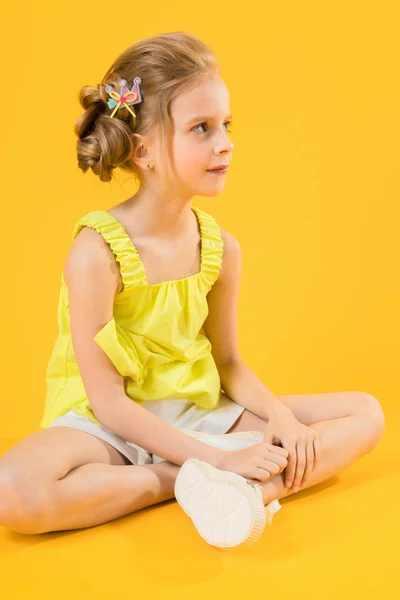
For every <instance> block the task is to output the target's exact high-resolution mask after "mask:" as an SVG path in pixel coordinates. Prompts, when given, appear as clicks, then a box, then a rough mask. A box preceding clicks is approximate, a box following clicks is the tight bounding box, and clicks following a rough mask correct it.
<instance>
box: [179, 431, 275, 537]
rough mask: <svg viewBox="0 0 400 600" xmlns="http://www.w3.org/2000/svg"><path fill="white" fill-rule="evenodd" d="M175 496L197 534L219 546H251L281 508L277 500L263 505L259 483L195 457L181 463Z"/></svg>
mask: <svg viewBox="0 0 400 600" xmlns="http://www.w3.org/2000/svg"><path fill="white" fill-rule="evenodd" d="M225 435H229V434H225ZM212 437H215V436H212ZM175 497H176V500H177V501H178V503H179V504H180V506H181V507H182V508H183V510H184V511H185V513H186V514H187V515H188V516H189V517H190V518H191V519H192V521H193V523H194V526H195V527H196V529H197V531H198V532H199V534H200V535H201V537H202V538H203V539H204V540H205V541H206V542H207V543H208V544H210V545H211V546H218V547H222V548H229V547H233V546H241V547H248V546H251V545H252V544H254V542H256V541H257V540H258V539H259V538H260V536H261V534H262V533H263V531H264V528H265V525H266V523H268V524H270V523H271V522H272V517H273V515H274V514H275V513H276V512H277V511H278V510H280V509H281V508H282V507H281V505H280V503H279V501H278V500H273V501H272V502H270V503H269V504H268V505H267V506H264V502H263V499H262V492H261V486H260V485H258V484H254V483H252V482H251V481H249V480H248V479H246V478H245V477H242V476H241V475H238V474H237V473H232V472H231V471H222V470H221V469H217V468H216V467H213V466H212V465H210V464H208V463H206V462H203V461H201V460H198V459H197V458H189V459H188V460H187V461H185V462H184V464H183V465H182V466H181V468H180V470H179V472H178V476H177V478H176V481H175Z"/></svg>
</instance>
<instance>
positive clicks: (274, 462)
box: [215, 442, 288, 483]
mask: <svg viewBox="0 0 400 600" xmlns="http://www.w3.org/2000/svg"><path fill="white" fill-rule="evenodd" d="M287 455H288V453H287V451H286V450H285V449H284V448H279V446H273V445H272V444H266V443H265V442H261V443H259V444H255V445H254V446H249V447H248V448H242V449H241V450H221V451H220V455H219V459H218V463H217V464H215V466H216V467H217V468H218V469H221V471H231V472H233V473H237V474H238V475H241V476H242V477H246V478H247V479H253V480H257V481H261V483H263V482H265V481H267V480H268V479H269V478H270V477H272V475H278V473H282V471H283V470H284V469H285V468H286V467H287V464H288V461H287Z"/></svg>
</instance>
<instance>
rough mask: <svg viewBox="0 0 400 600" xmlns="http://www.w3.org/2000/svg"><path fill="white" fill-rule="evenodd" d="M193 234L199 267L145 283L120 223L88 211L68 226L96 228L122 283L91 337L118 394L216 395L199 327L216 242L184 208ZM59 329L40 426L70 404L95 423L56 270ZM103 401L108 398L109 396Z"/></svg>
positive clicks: (206, 404)
mask: <svg viewBox="0 0 400 600" xmlns="http://www.w3.org/2000/svg"><path fill="white" fill-rule="evenodd" d="M192 210H193V212H194V213H195V215H196V217H197V220H198V223H199V228H200V235H201V270H200V272H199V273H196V274H194V275H190V276H189V277H186V278H184V279H178V280H173V281H163V282H160V283H155V284H148V283H147V279H146V271H145V268H144V265H143V263H142V261H141V259H140V257H139V254H138V252H137V250H136V248H135V246H134V245H133V243H132V240H131V238H130V237H129V236H128V234H127V232H126V230H125V229H124V227H123V226H122V224H121V223H120V222H119V221H118V220H117V219H116V218H115V217H114V216H113V215H111V214H110V213H109V212H107V211H103V210H95V211H93V212H90V213H88V214H86V215H85V216H83V217H82V218H81V219H80V220H79V221H78V222H77V224H76V225H75V227H74V229H73V234H72V240H74V238H75V237H76V236H77V235H78V233H79V232H80V230H81V229H82V228H83V227H85V226H86V227H92V228H94V229H96V231H98V232H99V233H100V234H101V235H102V236H103V237H104V239H105V240H106V242H107V243H108V244H109V246H110V248H111V250H112V252H113V253H114V255H115V258H116V260H117V261H118V263H119V266H120V272H121V278H122V282H123V285H124V289H123V290H122V292H120V293H118V294H117V295H116V296H115V298H114V307H113V318H112V319H111V320H110V321H108V323H106V324H105V325H104V327H103V328H102V329H100V331H99V332H98V333H97V334H96V336H95V337H94V340H95V342H96V343H97V344H98V345H99V346H100V348H102V350H103V351H104V352H105V353H106V354H107V356H108V357H109V358H110V360H111V361H112V362H113V364H114V365H115V367H116V369H117V370H118V372H119V373H120V374H121V375H122V376H123V377H124V387H125V393H126V395H127V396H129V398H131V399H132V400H133V401H135V402H138V403H143V402H145V401H146V400H159V399H166V398H182V399H186V400H191V401H192V402H194V403H195V404H197V405H198V406H199V407H202V408H208V409H213V408H215V407H216V406H217V405H218V402H219V399H220V393H221V387H220V378H219V373H218V370H217V367H216V364H215V362H214V359H213V356H212V354H211V343H210V341H209V339H208V338H207V336H206V335H205V333H204V330H203V323H204V321H205V319H206V317H207V314H208V304H207V298H206V297H207V294H208V292H209V291H210V289H211V287H212V285H213V284H214V282H215V281H216V280H217V277H218V274H219V271H220V268H221V265H222V253H223V240H222V237H221V233H220V229H219V226H218V224H217V223H216V221H215V219H214V217H212V216H211V215H209V214H208V213H206V212H204V211H202V210H200V209H199V208H195V207H192ZM58 326H59V333H58V337H57V339H56V342H55V345H54V347H53V351H52V354H51V357H50V360H49V362H48V365H47V369H46V385H47V388H46V402H45V408H44V414H43V417H42V421H41V424H40V426H41V427H42V428H45V427H47V426H48V425H49V424H50V423H51V422H52V421H53V420H54V419H55V418H56V417H58V416H61V415H63V414H65V413H67V412H68V411H69V410H71V409H72V410H74V411H75V412H76V413H78V414H80V415H84V416H85V417H88V418H89V419H91V420H92V421H93V422H95V423H99V421H98V419H97V418H96V417H95V415H94V413H93V410H92V409H91V406H90V402H89V400H88V398H87V395H86V392H85V388H84V385H83V381H82V378H81V376H80V373H79V368H78V365H77V362H76V359H75V355H74V350H73V346H72V343H71V329H70V318H69V302H68V288H67V285H66V284H65V281H64V278H63V276H61V290H60V295H59V301H58ZM110 401H111V400H110Z"/></svg>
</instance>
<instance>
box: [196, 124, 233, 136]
mask: <svg viewBox="0 0 400 600" xmlns="http://www.w3.org/2000/svg"><path fill="white" fill-rule="evenodd" d="M203 125H207V123H205V122H204V123H199V125H196V127H193V131H194V130H195V129H197V128H198V127H203ZM224 125H226V126H227V127H229V126H230V125H232V121H225V123H224ZM227 132H228V133H232V131H231V130H230V129H227ZM200 133H204V132H203V131H200Z"/></svg>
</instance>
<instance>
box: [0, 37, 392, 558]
mask: <svg viewBox="0 0 400 600" xmlns="http://www.w3.org/2000/svg"><path fill="white" fill-rule="evenodd" d="M80 101H81V104H82V106H83V108H84V109H85V112H84V114H83V115H82V116H81V117H80V118H79V120H78V121H77V123H76V129H75V131H76V134H77V136H78V142H77V152H78V165H79V167H80V168H81V169H82V170H83V171H84V172H85V171H87V170H88V169H89V167H90V168H91V169H92V171H93V173H95V174H96V175H97V176H98V177H99V178H100V180H101V181H110V180H111V177H112V172H113V169H115V168H116V167H120V168H121V169H124V170H125V171H127V172H129V173H131V174H133V175H135V176H136V177H137V178H138V181H139V183H140V187H139V189H138V192H137V193H136V194H135V195H134V196H133V197H132V198H129V199H127V200H125V201H124V202H121V203H120V204H118V205H117V206H115V207H113V208H111V209H109V210H93V211H92V212H89V213H88V214H86V215H84V216H83V217H82V218H80V219H79V220H78V222H77V223H76V225H75V227H74V229H73V233H72V240H73V242H72V244H71V248H70V251H69V253H68V256H67V259H66V261H65V265H64V269H63V274H62V280H61V292H60V298H59V304H58V322H59V335H58V337H57V340H56V343H55V346H54V348H53V352H52V355H51V358H50V361H49V363H48V366H47V372H46V381H47V397H46V404H45V409H44V415H43V419H42V422H41V429H40V430H39V431H36V432H34V433H33V434H31V435H30V436H29V437H27V438H26V439H24V440H22V441H21V442H19V443H18V444H17V445H16V446H15V447H13V448H12V449H10V450H9V451H8V452H7V453H6V454H4V455H3V456H2V457H1V458H0V486H1V489H0V523H1V524H3V525H5V526H7V527H10V528H12V529H14V530H15V531H19V532H23V533H41V532H47V531H55V530H66V529H76V528H82V527H90V526H94V525H97V524H100V523H105V522H107V521H110V520H113V519H116V518H118V517H120V516H122V515H125V514H128V513H131V512H133V511H136V510H139V509H141V508H143V507H146V506H149V505H151V504H155V503H158V502H163V501H165V500H168V499H171V498H173V497H174V496H175V497H176V499H177V501H178V502H179V504H180V506H181V507H182V508H183V510H184V511H185V512H186V513H187V514H188V515H189V516H190V517H191V519H192V520H193V523H194V525H195V527H196V528H197V530H198V532H199V534H200V535H201V536H202V537H203V538H204V539H205V540H206V541H207V542H208V543H209V544H212V545H215V546H220V547H229V546H238V545H249V544H251V543H253V542H254V541H256V540H257V539H258V538H259V537H260V535H261V533H262V531H263V529H264V526H265V524H266V523H267V522H268V523H271V520H272V515H273V514H274V513H275V512H276V511H277V510H278V509H279V508H280V504H279V501H278V500H279V499H280V498H284V497H285V496H288V495H289V494H291V493H294V492H296V491H297V490H299V489H304V488H306V487H309V486H311V485H315V484H316V483H319V482H320V481H322V480H324V479H326V478H328V477H330V476H332V475H334V474H335V473H337V472H338V471H339V470H341V469H343V468H344V467H346V466H347V465H349V464H350V463H352V462H353V461H355V460H356V459H357V458H358V457H359V456H361V455H362V454H365V453H367V452H369V451H370V450H371V449H372V448H373V447H374V446H375V445H376V443H377V442H378V440H379V439H380V437H381V435H382V431H383V428H384V417H383V413H382V409H381V407H380V405H379V403H378V401H377V400H376V399H375V398H374V397H373V396H371V395H370V394H367V393H362V392H342V393H336V394H335V393H330V394H313V395H302V396H281V397H275V396H274V395H273V394H271V392H269V390H268V389H267V388H266V387H265V386H264V385H263V384H262V382H261V381H260V380H259V379H258V378H257V377H256V376H255V374H254V373H252V371H251V370H250V369H249V368H248V367H247V365H245V364H244V362H243V361H242V360H241V357H240V354H239V350H238V343H237V301H238V294H239V281H240V274H241V254H240V246H239V244H238V242H237V241H236V239H235V238H234V237H233V235H232V234H230V233H228V232H227V231H224V230H222V229H221V228H220V227H219V226H218V224H217V223H216V221H215V219H214V217H212V216H211V215H210V214H208V213H206V212H204V211H202V210H200V209H198V208H194V207H192V206H191V201H192V198H193V196H195V195H200V196H206V197H207V196H218V195H219V194H220V193H221V191H222V190H223V187H224V183H225V178H226V176H227V171H228V167H229V164H230V162H231V160H232V151H233V144H232V142H231V140H230V135H229V134H230V130H229V124H230V119H231V115H230V114H229V113H230V107H229V94H228V91H227V88H226V85H225V84H224V82H223V80H222V78H221V75H220V72H219V67H218V64H217V61H216V59H215V57H214V55H213V53H212V51H211V50H210V48H208V47H207V46H206V45H205V44H204V43H203V42H202V41H200V40H199V39H197V38H196V37H194V36H192V35H189V34H187V33H182V32H174V33H166V34H162V35H156V36H154V37H151V38H149V39H144V40H142V41H139V42H138V43H136V44H134V45H133V46H131V47H129V48H127V49H126V50H125V51H124V52H123V54H122V55H121V56H120V57H119V58H117V60H115V62H114V64H113V65H112V66H111V68H110V69H109V71H108V72H107V73H106V75H105V77H104V78H103V80H102V82H101V84H99V85H98V86H97V87H95V88H94V87H89V86H86V87H84V88H83V89H82V91H81V94H80ZM217 169H218V170H217ZM117 466H118V467H119V468H116V467H117Z"/></svg>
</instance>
